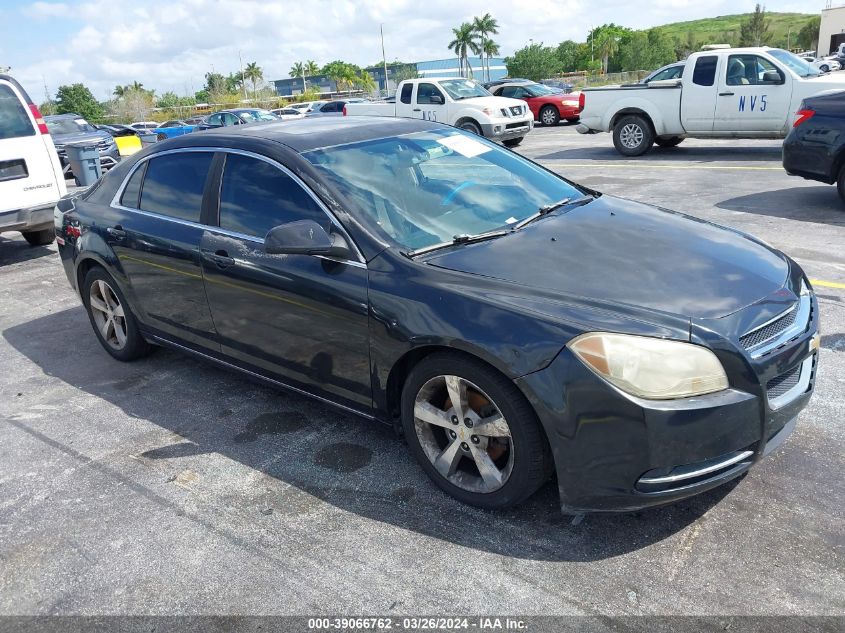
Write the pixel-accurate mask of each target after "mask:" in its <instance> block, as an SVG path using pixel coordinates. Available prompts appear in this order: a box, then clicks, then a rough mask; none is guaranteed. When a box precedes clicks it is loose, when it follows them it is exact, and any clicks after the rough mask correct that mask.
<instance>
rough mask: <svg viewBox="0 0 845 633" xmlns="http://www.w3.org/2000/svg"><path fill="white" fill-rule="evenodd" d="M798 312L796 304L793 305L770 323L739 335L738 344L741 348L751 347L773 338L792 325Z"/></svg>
mask: <svg viewBox="0 0 845 633" xmlns="http://www.w3.org/2000/svg"><path fill="white" fill-rule="evenodd" d="M797 314H798V306H797V305H795V306H793V307H792V309H791V310H790V311H789V312H787V313H786V314H784V315H783V316H781V317H779V318H778V319H775V320H774V321H772V322H771V323H768V324H766V325H764V326H763V327H761V328H758V329H756V330H752V331H751V332H749V333H748V334H745V335H743V336H741V337H740V339H739V344H740V345H742V347H743V349H751V348H752V347H756V346H757V345H760V344H761V343H764V342H766V341H768V340H769V339H773V338H775V337H776V336H777V335H778V334H780V333H781V332H783V331H784V330H786V329H787V328H789V327H790V326H792V324H793V323H795V317H796V316H797Z"/></svg>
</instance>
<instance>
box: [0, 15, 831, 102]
mask: <svg viewBox="0 0 845 633" xmlns="http://www.w3.org/2000/svg"><path fill="white" fill-rule="evenodd" d="M754 4H755V2H754V1H751V0H706V1H702V0H650V1H649V3H648V5H647V7H648V9H647V10H644V8H643V6H642V5H641V4H640V3H638V2H631V1H630V0H605V1H603V2H595V1H590V0H555V1H554V2H552V3H532V2H527V1H525V0H516V1H514V0H508V1H504V0H462V1H461V2H455V1H454V0H426V1H425V2H420V1H419V0H357V1H352V0H296V1H293V2H292V1H290V0H276V1H273V2H265V1H262V0H178V1H177V0H105V1H101V0H90V1H86V2H69V1H66V2H57V1H52V0H51V1H49V2H44V1H39V2H32V1H26V2H24V1H19V0H0V67H3V66H11V68H12V74H13V75H14V76H15V77H17V78H18V79H19V80H20V81H21V82H22V83H23V84H24V86H25V87H26V89H27V90H28V91H29V92H30V93H31V95H32V97H33V99H35V100H36V101H39V102H40V101H43V100H44V98H45V96H44V92H45V91H44V83H45V82H46V84H47V87H48V90H49V91H50V92H51V93H52V94H55V91H56V89H57V88H58V86H59V85H61V84H64V83H73V82H77V81H81V82H83V83H85V84H86V85H87V86H88V87H89V88H91V90H92V91H93V92H94V95H95V96H96V97H97V98H98V99H106V98H107V97H108V96H109V95H110V93H111V91H112V90H113V88H114V86H115V85H117V84H126V83H131V82H132V81H134V80H137V81H140V82H141V83H143V84H144V86H145V87H147V88H155V89H156V91H157V92H159V93H162V92H165V91H167V90H173V91H175V92H177V93H179V94H186V93H193V92H194V91H196V90H199V89H200V88H201V87H202V85H203V83H204V79H203V75H204V73H205V72H207V71H209V70H212V69H214V70H216V71H218V72H223V73H224V74H225V73H228V72H230V71H234V70H236V69H237V68H238V67H239V62H238V54H239V52H240V53H241V55H242V57H243V60H244V63H246V62H247V61H257V62H258V64H259V66H261V67H262V68H263V69H264V77H265V79H268V80H269V79H279V78H282V77H286V76H287V75H288V70H289V69H290V66H291V64H292V63H293V62H295V61H298V60H305V59H314V60H316V61H317V62H318V63H320V64H323V63H325V62H327V61H331V60H333V59H344V60H346V61H350V62H353V63H356V64H359V65H366V64H371V63H374V62H377V61H378V60H380V59H381V45H380V42H379V24H380V23H384V32H385V48H386V51H387V58H388V60H392V59H395V58H399V59H402V60H403V61H418V60H423V59H439V58H444V57H448V56H449V52H448V50H447V48H446V45H447V44H448V42H449V40H450V39H451V27H453V26H457V25H458V24H460V23H461V22H462V21H465V20H468V19H470V18H471V17H472V16H473V15H481V14H483V13H484V12H485V11H489V12H490V13H492V14H493V16H494V17H496V19H497V20H498V21H499V24H500V33H499V35H497V36H496V37H495V39H496V41H497V42H499V44H500V47H501V50H502V54H503V55H507V54H509V53H512V52H513V51H514V50H515V49H516V48H519V47H521V46H523V45H524V44H525V43H527V42H528V40H529V39H533V40H534V41H535V42H540V41H542V42H545V43H546V44H557V43H558V42H559V41H561V40H564V39H576V40H583V39H584V37H585V35H586V33H587V31H588V30H589V29H590V27H591V26H595V25H598V24H602V23H605V22H616V23H617V24H622V25H624V26H629V27H632V28H646V27H649V26H656V25H658V24H665V23H667V22H676V21H680V20H687V19H696V18H701V17H709V16H714V15H727V14H732V13H742V12H745V11H752V10H753V9H754ZM531 7H535V9H531ZM541 7H542V8H541ZM822 7H823V2H822V1H818V2H813V1H812V0H811V2H807V1H806V0H805V1H804V2H800V1H793V0H770V1H769V2H766V8H767V9H768V10H770V11H798V12H813V11H819V10H820V9H821V8H822Z"/></svg>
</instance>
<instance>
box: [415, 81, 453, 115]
mask: <svg viewBox="0 0 845 633" xmlns="http://www.w3.org/2000/svg"><path fill="white" fill-rule="evenodd" d="M415 102H416V105H414V118H418V119H425V120H426V121H441V122H443V123H446V122H448V119H449V117H448V116H447V114H446V108H447V106H446V95H444V94H443V92H442V91H441V90H440V88H438V87H437V86H436V85H434V84H430V83H420V84H417V94H416V98H415Z"/></svg>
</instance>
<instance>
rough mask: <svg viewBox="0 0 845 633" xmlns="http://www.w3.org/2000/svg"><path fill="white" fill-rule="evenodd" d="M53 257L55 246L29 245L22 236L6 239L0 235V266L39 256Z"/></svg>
mask: <svg viewBox="0 0 845 633" xmlns="http://www.w3.org/2000/svg"><path fill="white" fill-rule="evenodd" d="M51 255H52V256H53V257H55V255H56V251H55V248H50V247H49V246H30V245H29V244H28V243H27V241H26V240H25V239H23V238H20V239H12V240H9V239H6V238H3V237H0V266H9V265H10V264H19V263H21V262H27V261H29V260H31V259H38V258H40V257H48V256H51Z"/></svg>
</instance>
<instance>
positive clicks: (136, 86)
mask: <svg viewBox="0 0 845 633" xmlns="http://www.w3.org/2000/svg"><path fill="white" fill-rule="evenodd" d="M126 88H127V90H143V89H144V84H142V83H140V82H138V81H137V80H136V81H133V82H132V85H131V86H126Z"/></svg>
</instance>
